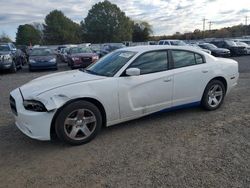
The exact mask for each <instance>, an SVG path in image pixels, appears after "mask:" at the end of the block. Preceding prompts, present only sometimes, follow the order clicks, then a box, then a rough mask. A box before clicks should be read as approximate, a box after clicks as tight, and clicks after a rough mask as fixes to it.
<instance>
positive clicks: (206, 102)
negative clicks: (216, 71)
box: [201, 80, 226, 110]
mask: <svg viewBox="0 0 250 188" xmlns="http://www.w3.org/2000/svg"><path fill="white" fill-rule="evenodd" d="M225 92H226V91H225V86H224V84H223V83H222V82H221V81H219V80H212V81H211V82H209V83H208V85H207V87H206V89H205V91H204V94H203V97H202V101H201V104H202V106H203V107H204V108H205V109H206V110H216V109H218V108H219V107H220V106H221V104H222V103H223V100H224V96H225Z"/></svg>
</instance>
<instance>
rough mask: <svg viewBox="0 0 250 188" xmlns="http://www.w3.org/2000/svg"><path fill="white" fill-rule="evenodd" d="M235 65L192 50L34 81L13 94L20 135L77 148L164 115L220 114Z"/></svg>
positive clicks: (136, 54)
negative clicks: (199, 109) (195, 109)
mask: <svg viewBox="0 0 250 188" xmlns="http://www.w3.org/2000/svg"><path fill="white" fill-rule="evenodd" d="M238 77H239V73H238V63H237V62H236V61H234V60H231V59H224V58H215V57H213V56H211V55H209V54H207V53H205V52H203V51H201V50H198V49H196V48H193V47H188V46H186V47H177V46H174V47H171V46H137V47H130V48H122V49H119V50H116V51H114V52H112V53H110V54H108V55H106V56H104V57H103V58H102V59H100V60H99V61H98V62H97V63H95V64H93V65H91V66H90V67H88V68H87V69H85V70H83V69H80V70H74V71H66V72H60V73H56V74H51V75H48V76H43V77H40V78H37V79H35V80H33V81H30V82H28V83H27V84H25V85H23V86H21V87H20V88H17V89H15V90H14V91H12V92H11V94H10V106H11V109H12V111H13V113H14V117H15V121H16V125H17V127H18V128H19V129H20V130H21V131H22V132H23V133H24V134H26V135H28V136H29V137H31V138H34V139H38V140H50V139H51V138H52V135H56V136H57V137H59V138H60V139H61V140H63V141H65V142H67V143H70V144H73V145H77V144H83V143H86V142H88V141H90V140H91V139H93V138H94V137H95V136H96V135H97V133H98V132H99V130H100V129H101V127H102V126H111V125H115V124H118V123H121V122H125V121H128V120H132V119H136V118H140V117H142V116H146V115H149V114H152V113H155V112H158V111H162V110H165V109H168V110H169V109H175V108H176V107H178V108H179V107H187V106H194V105H201V106H203V107H204V108H205V109H207V110H215V109H217V108H219V107H220V106H221V104H222V103H223V99H224V97H225V95H226V94H227V93H229V91H230V90H231V89H232V88H233V87H234V86H235V85H236V84H237V81H238Z"/></svg>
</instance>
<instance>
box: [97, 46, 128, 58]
mask: <svg viewBox="0 0 250 188" xmlns="http://www.w3.org/2000/svg"><path fill="white" fill-rule="evenodd" d="M124 47H126V46H125V45H124V44H123V43H105V44H103V45H102V47H101V56H104V55H106V54H109V53H110V52H112V51H114V50H117V49H120V48H124Z"/></svg>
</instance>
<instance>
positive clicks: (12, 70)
mask: <svg viewBox="0 0 250 188" xmlns="http://www.w3.org/2000/svg"><path fill="white" fill-rule="evenodd" d="M10 71H11V72H12V73H16V71H17V67H16V63H15V62H14V61H13V62H12V66H11V68H10Z"/></svg>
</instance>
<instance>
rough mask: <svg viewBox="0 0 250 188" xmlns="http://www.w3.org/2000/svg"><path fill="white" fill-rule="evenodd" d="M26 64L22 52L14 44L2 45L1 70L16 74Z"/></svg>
mask: <svg viewBox="0 0 250 188" xmlns="http://www.w3.org/2000/svg"><path fill="white" fill-rule="evenodd" d="M23 64H24V62H23V59H22V52H21V51H20V50H17V49H16V47H15V45H14V44H12V43H0V70H10V71H11V72H16V71H17V70H18V69H21V68H22V65H23Z"/></svg>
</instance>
